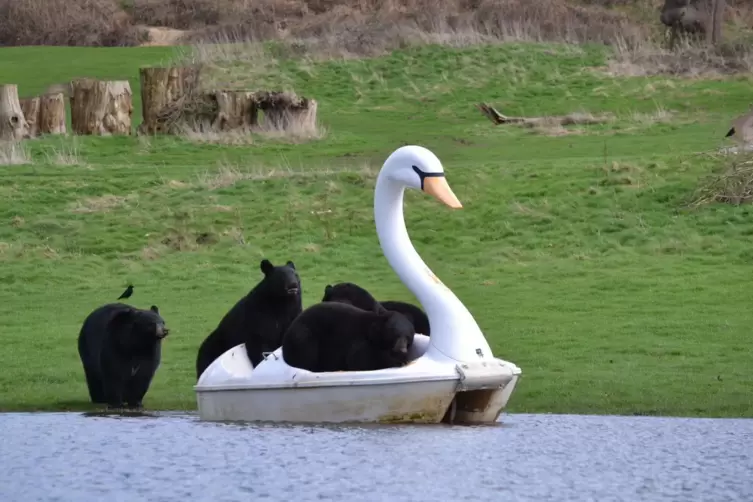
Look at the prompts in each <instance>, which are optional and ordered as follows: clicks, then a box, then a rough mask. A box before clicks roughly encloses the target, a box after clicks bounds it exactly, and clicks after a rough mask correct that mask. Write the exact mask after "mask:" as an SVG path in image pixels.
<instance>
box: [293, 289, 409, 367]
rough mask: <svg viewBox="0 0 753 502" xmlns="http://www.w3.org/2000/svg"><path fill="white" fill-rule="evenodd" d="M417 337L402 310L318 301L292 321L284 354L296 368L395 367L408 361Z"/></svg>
mask: <svg viewBox="0 0 753 502" xmlns="http://www.w3.org/2000/svg"><path fill="white" fill-rule="evenodd" d="M413 336H414V330H413V325H412V324H411V322H410V321H408V320H407V319H406V318H405V317H404V316H402V315H401V314H398V313H397V312H387V313H383V314H377V313H375V312H369V311H365V310H361V309H359V308H357V307H354V306H352V305H348V304H345V303H335V302H326V303H318V304H316V305H313V306H311V307H309V308H307V309H306V310H304V311H303V312H302V313H301V314H300V315H299V316H298V317H297V318H296V319H295V320H294V321H293V323H292V324H291V325H290V327H289V328H288V330H287V332H286V333H285V337H284V339H283V343H282V357H283V359H284V360H285V362H286V363H287V364H289V365H290V366H293V367H295V368H301V369H305V370H309V371H313V372H325V371H371V370H380V369H385V368H395V367H398V366H404V365H405V364H406V363H407V362H408V348H409V347H410V346H411V345H412V343H413Z"/></svg>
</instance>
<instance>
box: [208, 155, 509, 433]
mask: <svg viewBox="0 0 753 502" xmlns="http://www.w3.org/2000/svg"><path fill="white" fill-rule="evenodd" d="M406 188H413V189H418V190H422V191H423V192H425V193H428V194H430V195H432V196H433V197H435V198H436V199H438V200H439V201H440V202H442V203H444V204H445V205H447V206H449V207H451V208H455V209H457V208H461V207H462V205H461V204H460V202H459V201H458V199H457V198H456V197H455V194H454V193H453V192H452V190H451V189H450V186H449V185H448V183H447V181H446V180H445V177H444V169H443V166H442V164H441V162H440V160H439V159H438V158H437V157H436V155H434V154H433V153H432V152H431V151H429V150H427V149H426V148H423V147H420V146H404V147H401V148H398V149H397V150H395V151H394V152H393V153H392V154H391V155H390V156H389V157H388V158H387V160H386V161H385V163H384V165H383V166H382V169H381V171H380V172H379V176H378V177H377V182H376V188H375V195H374V219H375V221H376V228H377V234H378V236H379V243H380V245H381V247H382V251H383V253H384V255H385V257H386V258H387V260H388V262H389V263H390V265H391V266H392V268H393V270H394V271H395V272H396V273H397V275H398V277H400V279H401V280H402V282H403V283H404V284H405V285H406V286H407V287H408V289H409V290H410V291H411V292H412V293H413V294H414V295H415V296H416V298H418V301H419V302H420V303H421V305H422V306H423V308H424V309H425V311H426V315H427V316H428V318H429V324H430V325H431V337H427V336H424V335H421V334H416V337H415V340H414V343H413V345H412V347H411V348H410V352H409V355H410V362H409V363H408V364H407V365H406V366H402V367H399V368H388V369H383V370H376V371H338V372H327V373H314V372H311V371H307V370H303V369H300V368H295V367H292V366H290V365H288V364H287V363H285V360H284V359H283V357H282V347H280V348H278V349H277V350H275V351H274V352H272V353H271V354H268V355H267V356H266V357H265V358H264V360H263V361H262V362H260V363H259V365H258V366H257V367H256V368H254V367H253V366H252V364H251V362H250V361H249V359H248V357H247V355H246V350H245V347H244V346H243V345H238V346H236V347H233V348H232V349H229V350H228V351H226V352H225V353H224V354H223V355H222V356H220V357H219V358H217V359H216V360H215V361H213V362H212V364H211V365H209V367H208V368H207V369H206V370H205V371H204V372H203V373H202V375H201V377H200V378H199V381H198V382H197V384H196V386H195V387H194V390H195V392H196V395H197V401H198V409H199V417H200V419H201V420H208V421H244V422H289V423H347V422H361V423H363V422H375V423H466V424H480V423H492V422H496V421H497V419H498V418H499V415H500V414H501V413H502V411H503V410H504V409H505V407H506V406H507V403H508V401H509V399H510V396H511V395H512V393H513V390H514V389H515V386H516V384H517V382H518V378H519V377H520V374H521V369H520V368H519V367H518V366H516V365H515V364H513V363H511V362H509V361H504V360H502V359H498V358H496V357H494V355H493V354H492V350H491V348H490V347H489V344H488V342H487V340H486V338H485V337H484V334H483V333H482V332H481V329H480V328H479V326H478V325H477V324H476V321H475V320H474V318H473V316H472V315H471V314H470V312H468V309H466V307H465V306H464V305H463V304H462V303H461V302H460V300H458V298H457V297H456V296H455V295H454V294H453V293H452V291H450V290H449V288H447V287H446V286H445V285H444V284H443V283H442V282H441V281H440V280H439V279H438V278H437V276H436V275H434V274H433V273H432V272H431V270H430V269H429V267H428V266H427V265H426V264H425V263H424V262H423V260H422V259H421V257H420V256H419V255H418V253H417V252H416V250H415V249H414V247H413V245H412V244H411V241H410V238H409V237H408V231H407V229H406V228H405V220H404V218H403V196H404V193H405V189H406Z"/></svg>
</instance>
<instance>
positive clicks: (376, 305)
mask: <svg viewBox="0 0 753 502" xmlns="http://www.w3.org/2000/svg"><path fill="white" fill-rule="evenodd" d="M322 301H323V302H339V303H347V304H350V305H353V306H354V307H358V308H359V309H363V310H370V311H372V312H376V313H377V314H379V313H383V312H384V311H386V310H389V311H392V312H399V313H401V314H403V315H404V316H405V317H407V318H408V320H409V321H410V322H411V324H413V328H414V329H415V332H416V333H420V334H422V335H426V336H431V334H430V331H431V329H430V327H429V318H428V316H427V315H426V313H425V312H424V311H423V310H421V309H420V308H418V307H416V306H415V305H411V304H410V303H406V302H399V301H384V302H379V301H377V300H376V298H374V297H373V296H372V295H371V293H369V292H368V291H366V289H364V288H362V287H361V286H359V285H358V284H353V283H352V282H341V283H339V284H335V285H334V286H332V285H329V284H328V285H327V286H325V287H324V297H323V298H322Z"/></svg>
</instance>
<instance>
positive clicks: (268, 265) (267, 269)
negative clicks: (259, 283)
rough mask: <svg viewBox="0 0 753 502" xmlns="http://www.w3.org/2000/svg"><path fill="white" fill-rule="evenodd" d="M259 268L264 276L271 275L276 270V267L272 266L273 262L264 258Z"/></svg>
mask: <svg viewBox="0 0 753 502" xmlns="http://www.w3.org/2000/svg"><path fill="white" fill-rule="evenodd" d="M259 268H260V269H261V271H262V273H263V274H264V275H269V274H270V273H271V272H272V271H273V270H274V268H275V266H274V265H272V262H271V261H269V260H267V259H266V258H264V259H263V260H262V261H261V263H260V264H259Z"/></svg>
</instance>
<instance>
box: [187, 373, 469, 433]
mask: <svg viewBox="0 0 753 502" xmlns="http://www.w3.org/2000/svg"><path fill="white" fill-rule="evenodd" d="M197 394H198V396H197V397H198V406H199V416H200V417H201V419H202V420H208V421H247V422H292V423H343V422H361V423H363V422H377V423H439V422H440V421H441V420H442V417H443V416H444V414H445V412H446V411H447V409H448V407H449V406H450V403H451V402H452V399H453V398H454V396H455V382H453V381H452V380H445V381H438V382H414V383H402V384H400V383H398V384H395V383H392V384H372V385H351V386H329V387H302V388H295V387H290V388H278V389H255V390H249V389H225V390H217V391H209V392H207V391H204V392H198V393H197Z"/></svg>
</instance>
